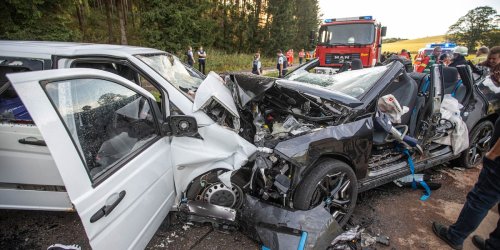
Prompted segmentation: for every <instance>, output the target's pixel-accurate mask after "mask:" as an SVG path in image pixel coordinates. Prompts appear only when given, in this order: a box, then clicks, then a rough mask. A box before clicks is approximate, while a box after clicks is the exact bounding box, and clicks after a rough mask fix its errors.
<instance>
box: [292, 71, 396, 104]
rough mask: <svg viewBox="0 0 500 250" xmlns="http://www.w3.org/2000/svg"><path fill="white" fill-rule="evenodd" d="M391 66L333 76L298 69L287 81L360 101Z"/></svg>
mask: <svg viewBox="0 0 500 250" xmlns="http://www.w3.org/2000/svg"><path fill="white" fill-rule="evenodd" d="M391 65H392V63H391V64H389V65H384V66H379V67H373V68H367V69H361V70H351V71H346V72H342V73H339V74H334V75H326V74H316V73H310V72H308V71H306V70H304V69H298V70H296V71H294V72H293V74H291V75H290V77H289V78H288V79H289V80H294V81H299V82H305V83H311V84H315V85H319V86H322V87H325V88H327V89H330V90H335V91H338V92H341V93H344V94H346V95H349V96H351V97H354V98H356V99H360V98H361V97H362V96H363V95H364V94H365V93H366V92H368V91H369V90H370V89H371V88H372V87H373V85H375V83H376V82H377V81H378V80H379V79H380V78H381V77H382V76H383V75H384V73H385V72H386V71H387V70H388V69H389V67H390V66H391Z"/></svg>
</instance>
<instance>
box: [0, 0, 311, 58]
mask: <svg viewBox="0 0 500 250" xmlns="http://www.w3.org/2000/svg"><path fill="white" fill-rule="evenodd" d="M0 20H2V21H1V22H2V25H0V39H8V40H14V39H15V40H49V41H73V42H92V43H111V44H131V45H139V46H147V47H154V48H158V49H162V50H167V51H172V52H180V51H184V50H185V49H186V47H187V46H189V45H191V46H193V47H198V46H204V47H210V48H217V49H222V50H224V51H226V52H228V53H252V52H257V51H260V52H262V53H266V54H269V55H270V54H273V53H274V52H275V51H276V49H289V48H293V49H295V50H297V49H302V48H306V49H307V48H308V47H309V46H310V44H309V43H310V40H309V38H310V37H309V36H310V34H311V32H312V33H313V34H315V33H316V32H317V29H318V26H319V23H320V20H319V4H318V0H287V1H285V0H182V1H181V0H142V1H141V0H3V1H0Z"/></svg>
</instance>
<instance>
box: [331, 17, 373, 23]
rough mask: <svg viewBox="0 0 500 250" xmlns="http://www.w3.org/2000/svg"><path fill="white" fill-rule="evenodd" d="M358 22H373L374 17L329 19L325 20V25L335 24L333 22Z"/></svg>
mask: <svg viewBox="0 0 500 250" xmlns="http://www.w3.org/2000/svg"><path fill="white" fill-rule="evenodd" d="M356 20H373V16H359V17H343V18H329V19H325V23H333V22H341V21H356Z"/></svg>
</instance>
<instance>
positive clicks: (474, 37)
mask: <svg viewBox="0 0 500 250" xmlns="http://www.w3.org/2000/svg"><path fill="white" fill-rule="evenodd" d="M446 38H447V39H448V40H450V41H454V42H457V43H458V44H460V45H464V46H466V47H467V48H468V49H469V51H475V50H476V47H477V46H487V47H490V48H491V47H493V46H498V45H500V15H498V14H497V11H496V10H495V9H494V8H492V7H489V6H480V7H477V8H474V9H472V10H469V11H468V12H467V14H465V15H464V16H462V17H460V18H459V19H458V20H457V21H456V22H455V23H454V24H453V25H451V26H450V28H449V29H448V32H447V33H446Z"/></svg>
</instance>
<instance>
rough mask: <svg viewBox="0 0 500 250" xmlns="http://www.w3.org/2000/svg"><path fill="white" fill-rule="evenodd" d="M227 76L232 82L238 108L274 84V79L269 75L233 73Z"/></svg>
mask: <svg viewBox="0 0 500 250" xmlns="http://www.w3.org/2000/svg"><path fill="white" fill-rule="evenodd" d="M229 78H230V79H231V81H232V83H233V84H234V86H233V98H234V99H235V101H236V102H237V103H238V105H239V106H240V108H243V107H244V106H245V105H246V104H247V103H249V102H250V101H251V100H253V99H254V98H256V97H258V96H260V95H262V94H263V93H265V92H266V91H267V90H268V89H270V88H271V87H272V86H273V85H274V82H275V80H276V79H274V78H271V77H263V76H258V75H250V74H234V75H231V76H230V77H229ZM226 82H228V80H226ZM234 95H235V96H234Z"/></svg>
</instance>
